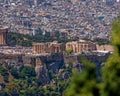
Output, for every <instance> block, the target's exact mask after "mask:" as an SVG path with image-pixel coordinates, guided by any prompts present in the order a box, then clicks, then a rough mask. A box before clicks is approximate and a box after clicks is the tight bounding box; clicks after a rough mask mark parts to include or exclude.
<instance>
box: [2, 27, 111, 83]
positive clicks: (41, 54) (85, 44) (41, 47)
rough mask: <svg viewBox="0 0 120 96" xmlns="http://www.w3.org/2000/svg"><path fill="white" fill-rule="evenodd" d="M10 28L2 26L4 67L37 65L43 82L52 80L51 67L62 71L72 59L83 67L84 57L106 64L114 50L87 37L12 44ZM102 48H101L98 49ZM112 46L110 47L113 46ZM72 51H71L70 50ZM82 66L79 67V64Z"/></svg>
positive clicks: (37, 70) (74, 65)
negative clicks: (64, 41)
mask: <svg viewBox="0 0 120 96" xmlns="http://www.w3.org/2000/svg"><path fill="white" fill-rule="evenodd" d="M7 33H8V28H7V27H0V63H1V64H3V66H14V67H15V68H17V69H19V68H20V66H33V67H34V68H35V71H36V74H37V77H39V78H41V81H42V83H43V84H46V83H47V82H50V78H49V74H48V70H52V72H53V73H56V72H58V70H60V69H61V68H62V66H69V62H70V61H71V62H72V64H73V65H72V66H73V68H77V69H79V70H81V66H79V64H80V62H79V60H80V58H81V57H86V58H88V59H89V60H92V61H94V62H96V63H97V64H98V65H99V64H102V62H104V61H105V60H106V58H108V56H109V53H110V52H112V51H113V50H107V49H106V48H107V47H106V46H104V47H103V48H102V46H100V47H99V46H96V44H95V43H93V42H90V41H85V40H79V41H72V42H68V43H66V44H64V43H58V42H57V41H54V42H46V43H34V44H33V46H32V47H22V46H14V47H12V46H8V45H7V42H9V41H7V37H6V36H7ZM98 48H99V49H100V48H101V49H100V50H101V51H97V49H98ZM109 49H110V48H109ZM69 51H71V53H69ZM78 66H79V67H78Z"/></svg>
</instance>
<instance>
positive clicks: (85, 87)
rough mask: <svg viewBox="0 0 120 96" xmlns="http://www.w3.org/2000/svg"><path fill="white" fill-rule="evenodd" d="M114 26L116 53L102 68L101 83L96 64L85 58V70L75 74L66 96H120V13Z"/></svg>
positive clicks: (113, 42) (113, 38)
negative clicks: (97, 76)
mask: <svg viewBox="0 0 120 96" xmlns="http://www.w3.org/2000/svg"><path fill="white" fill-rule="evenodd" d="M112 28H113V32H112V44H113V46H114V54H113V55H112V56H111V57H110V58H109V59H108V60H107V62H106V63H105V66H104V67H103V69H102V79H103V80H102V81H101V83H99V82H97V78H96V74H95V73H96V71H95V65H94V64H92V63H90V62H88V61H86V60H85V62H83V63H84V64H85V65H84V66H85V70H83V72H82V74H81V75H79V73H78V72H77V73H75V74H74V75H73V77H72V80H71V84H70V86H69V87H68V89H67V90H66V92H65V93H66V94H65V96H120V15H119V16H118V18H116V19H115V21H114V22H113V25H112Z"/></svg>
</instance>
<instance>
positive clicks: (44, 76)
mask: <svg viewBox="0 0 120 96" xmlns="http://www.w3.org/2000/svg"><path fill="white" fill-rule="evenodd" d="M35 72H36V75H37V77H38V79H39V80H40V81H41V82H42V84H43V85H44V84H46V83H49V82H50V79H49V75H48V70H47V68H46V65H45V64H44V63H43V62H42V61H41V59H40V57H37V58H36V66H35Z"/></svg>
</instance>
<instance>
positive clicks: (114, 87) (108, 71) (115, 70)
mask: <svg viewBox="0 0 120 96" xmlns="http://www.w3.org/2000/svg"><path fill="white" fill-rule="evenodd" d="M112 27H113V33H112V44H113V46H114V54H113V55H112V56H111V57H110V58H109V59H108V60H107V62H106V65H105V66H104V68H103V82H104V84H103V90H102V96H120V16H118V18H116V19H115V22H114V23H113V25H112Z"/></svg>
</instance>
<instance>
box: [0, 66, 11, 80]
mask: <svg viewBox="0 0 120 96" xmlns="http://www.w3.org/2000/svg"><path fill="white" fill-rule="evenodd" d="M0 74H1V75H2V76H3V78H4V81H5V82H8V81H9V80H8V76H9V73H8V70H7V69H6V68H4V67H3V66H2V65H0Z"/></svg>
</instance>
